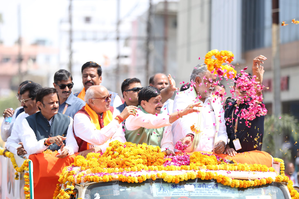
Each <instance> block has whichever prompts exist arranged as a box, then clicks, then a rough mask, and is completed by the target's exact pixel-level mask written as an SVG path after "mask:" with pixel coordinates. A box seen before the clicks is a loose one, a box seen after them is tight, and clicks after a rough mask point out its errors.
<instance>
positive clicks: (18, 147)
mask: <svg viewBox="0 0 299 199" xmlns="http://www.w3.org/2000/svg"><path fill="white" fill-rule="evenodd" d="M41 88H42V87H41V85H39V84H37V83H34V82H28V83H27V84H25V85H24V86H23V87H22V88H21V89H20V92H19V93H20V102H21V106H22V107H23V109H24V112H22V113H21V114H20V115H19V116H18V117H17V119H16V120H15V122H14V125H13V128H12V132H11V135H10V136H9V137H8V139H7V142H6V144H5V148H6V149H7V150H9V151H10V152H12V153H14V154H16V155H20V156H23V155H25V154H27V152H26V151H25V149H24V147H23V144H22V142H21V138H20V134H21V132H22V122H23V120H24V118H26V117H28V116H29V115H33V114H34V113H36V112H37V111H38V108H37V106H36V101H35V98H36V94H37V91H38V90H39V89H41Z"/></svg>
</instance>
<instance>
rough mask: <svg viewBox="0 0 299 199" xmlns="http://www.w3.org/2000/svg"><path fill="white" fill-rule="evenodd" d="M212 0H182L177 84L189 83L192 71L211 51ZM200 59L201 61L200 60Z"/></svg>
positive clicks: (180, 5)
mask: <svg viewBox="0 0 299 199" xmlns="http://www.w3.org/2000/svg"><path fill="white" fill-rule="evenodd" d="M210 10H211V0H201V1H198V0H181V1H180V2H179V8H178V40H177V62H178V67H177V74H176V76H175V80H176V81H177V82H182V81H185V82H186V81H189V80H190V74H191V72H192V69H193V68H194V67H195V66H196V65H197V64H200V63H204V56H205V54H206V53H207V52H208V51H209V50H210V45H211V42H210V24H211V18H210V13H211V12H210ZM199 57H200V60H198V58H199Z"/></svg>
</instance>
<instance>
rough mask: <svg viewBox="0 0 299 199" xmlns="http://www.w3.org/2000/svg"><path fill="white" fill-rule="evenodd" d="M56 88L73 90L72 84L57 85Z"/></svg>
mask: <svg viewBox="0 0 299 199" xmlns="http://www.w3.org/2000/svg"><path fill="white" fill-rule="evenodd" d="M57 86H59V88H60V89H65V87H68V88H69V89H71V88H73V86H74V83H73V82H72V83H71V84H60V85H59V84H57Z"/></svg>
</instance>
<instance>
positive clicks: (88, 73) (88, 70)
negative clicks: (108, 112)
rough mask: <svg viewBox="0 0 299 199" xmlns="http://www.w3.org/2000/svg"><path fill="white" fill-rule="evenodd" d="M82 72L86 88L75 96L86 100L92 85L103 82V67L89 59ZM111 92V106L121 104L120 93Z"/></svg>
mask: <svg viewBox="0 0 299 199" xmlns="http://www.w3.org/2000/svg"><path fill="white" fill-rule="evenodd" d="M81 73H82V83H83V86H84V88H83V89H82V90H81V91H80V92H79V93H76V94H75V96H77V97H79V98H80V99H82V100H84V97H85V93H86V91H87V89H88V88H89V87H90V86H92V85H100V84H101V83H102V67H101V66H100V65H99V64H97V63H95V62H92V61H89V62H86V63H85V64H83V66H82V67H81ZM109 93H110V94H111V106H113V107H114V108H116V107H118V106H120V105H121V104H122V101H121V99H120V97H119V96H118V94H117V93H115V92H112V91H109Z"/></svg>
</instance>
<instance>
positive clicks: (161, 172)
mask: <svg viewBox="0 0 299 199" xmlns="http://www.w3.org/2000/svg"><path fill="white" fill-rule="evenodd" d="M147 154H151V155H147ZM154 154H156V155H155V156H154V157H152V158H150V156H152V155H154ZM137 156H138V157H137ZM188 157H189V159H190V165H184V163H182V164H178V165H180V166H175V165H173V164H170V163H169V161H172V160H173V158H170V157H169V156H165V155H164V153H162V152H161V151H160V148H159V147H154V146H148V145H146V144H141V145H137V144H132V143H120V142H118V141H114V142H112V143H110V146H109V147H108V148H107V150H106V152H105V153H104V154H103V155H102V156H101V155H100V154H98V153H90V154H88V155H87V157H86V158H84V157H83V156H77V157H76V158H75V161H74V163H73V164H72V165H71V166H69V167H65V168H64V169H63V171H62V173H61V175H60V177H59V183H60V184H58V185H57V188H56V191H55V193H54V198H69V197H70V194H72V193H73V190H74V185H75V184H80V183H87V182H109V181H113V180H118V181H121V182H127V183H141V182H144V181H146V180H147V179H152V180H156V179H157V178H161V179H163V180H164V181H165V182H169V183H179V182H181V181H187V180H189V179H195V178H199V179H201V180H215V181H217V183H221V184H223V185H225V186H230V187H233V188H248V187H257V186H262V185H266V184H271V183H272V182H273V181H275V182H287V186H288V189H289V191H290V194H291V195H292V197H296V196H297V195H298V196H299V194H298V193H297V191H296V190H294V189H293V186H292V184H291V182H290V180H289V179H288V177H287V176H285V175H278V176H276V178H275V179H273V178H272V177H267V178H261V179H255V180H237V179H233V178H231V177H228V176H224V175H221V174H219V173H221V172H219V171H221V170H223V171H227V173H230V171H248V172H275V170H274V168H272V167H270V168H268V167H267V166H265V165H260V164H240V163H235V162H234V163H232V164H228V163H227V161H226V160H223V159H221V158H219V157H218V156H215V155H211V154H205V153H201V152H194V153H192V154H191V155H190V156H189V155H186V156H184V157H182V158H183V159H182V160H181V159H180V158H178V159H177V163H180V161H183V162H186V161H188V160H187V158H188ZM124 159H125V161H126V162H128V163H125V162H124V161H123V160H124ZM153 160H156V161H158V162H159V164H157V163H156V164H155V163H154V161H153ZM163 163H165V164H164V166H163ZM281 168H282V167H281ZM168 171H177V172H176V174H175V175H173V174H170V173H169V172H168ZM213 171H214V172H213ZM216 171H218V173H217V172H216ZM246 175H247V174H246ZM66 188H68V189H66ZM65 189H66V190H68V191H65Z"/></svg>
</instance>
